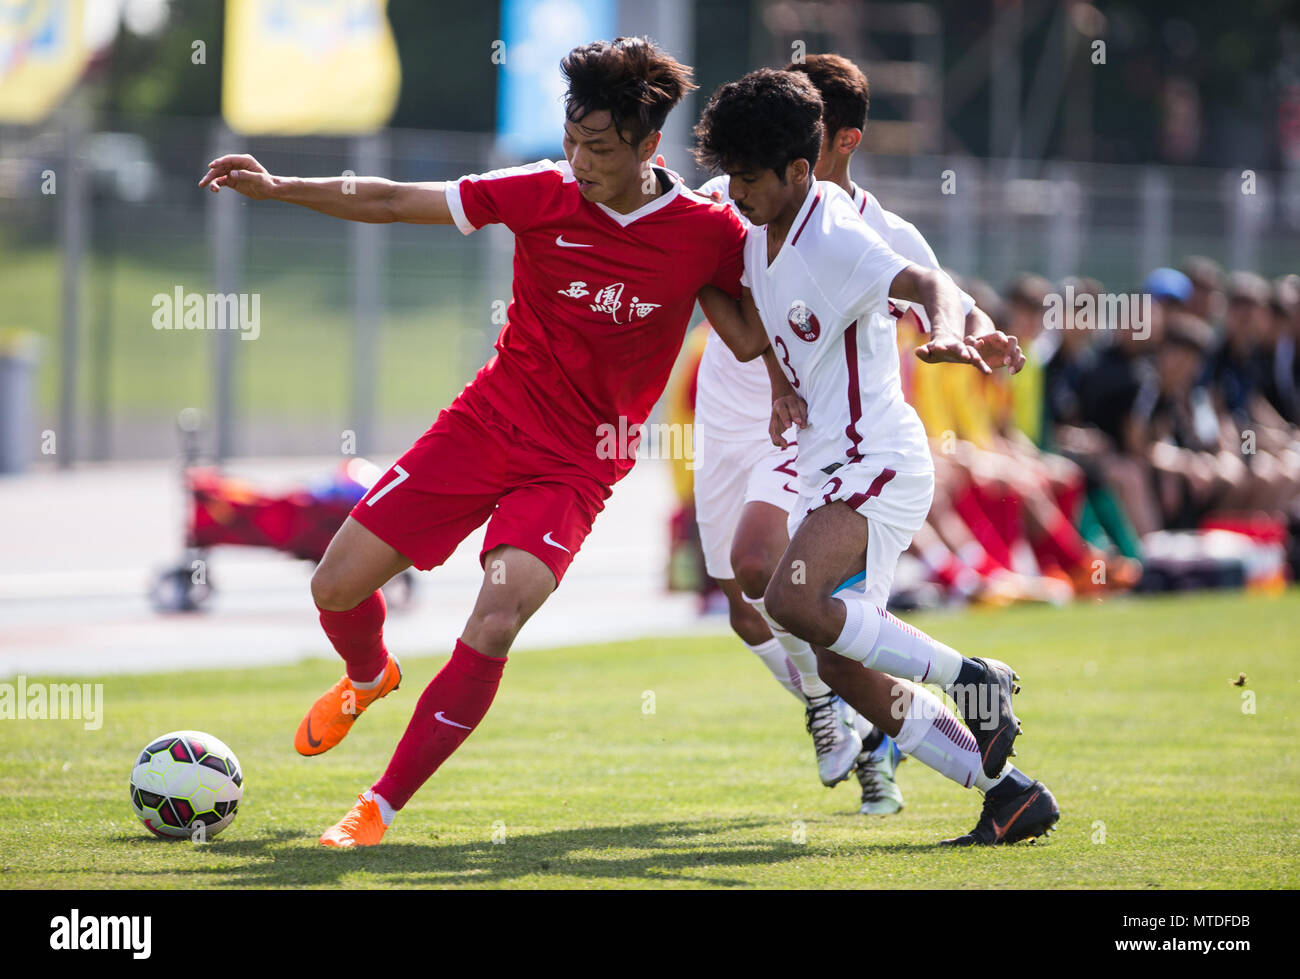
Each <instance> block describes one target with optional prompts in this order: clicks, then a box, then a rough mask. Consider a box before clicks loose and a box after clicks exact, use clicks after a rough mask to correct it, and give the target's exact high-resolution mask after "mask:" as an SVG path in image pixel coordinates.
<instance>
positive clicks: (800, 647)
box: [744, 595, 831, 698]
mask: <svg viewBox="0 0 1300 979" xmlns="http://www.w3.org/2000/svg"><path fill="white" fill-rule="evenodd" d="M744 599H745V601H746V602H747V603H748V604H749V606H750V607H751V608H752V609H753V610H754V611H755V612H757V613H758V614H759V615H761V616H762V617H763V621H764V622H766V623H767V627H768V628H769V629H771V630H772V638H774V639H775V640H776V641H777V642H779V643H780V644H781V648H782V649H784V650H785V654H786V655H787V656H789V657H790V662H791V663H793V664H794V668H795V669H796V670H798V671H799V684H800V686H802V687H803V695H804V696H805V697H809V698H811V697H825V696H826V695H827V694H828V693H830V692H831V688H830V687H828V686H826V683H825V681H823V680H822V678H821V676H820V675H818V673H817V654H816V653H814V652H813V651H812V647H811V646H809V645H808V644H807V643H806V642H804V641H803V640H802V639H800V638H799V637H798V636H792V635H791V634H790V633H788V632H786V630H784V629H782V628H781V626H780V625H779V624H778V623H777V621H776V619H774V618H772V616H770V615H768V613H767V606H766V605H765V604H764V603H763V600H762V599H761V598H750V597H749V596H748V595H745V596H744Z"/></svg>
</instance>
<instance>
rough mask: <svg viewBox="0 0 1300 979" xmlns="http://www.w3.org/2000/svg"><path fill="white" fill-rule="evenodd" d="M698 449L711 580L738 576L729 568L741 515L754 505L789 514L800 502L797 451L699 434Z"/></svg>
mask: <svg viewBox="0 0 1300 979" xmlns="http://www.w3.org/2000/svg"><path fill="white" fill-rule="evenodd" d="M697 437H698V438H699V440H700V444H699V445H697V446H696V456H695V458H696V460H697V462H698V465H699V468H698V469H696V470H695V522H696V523H697V524H698V525H699V528H700V546H701V547H702V548H703V550H704V566H705V568H706V569H707V570H708V572H709V577H711V578H717V579H719V580H723V581H725V580H727V579H729V578H734V577H735V576H736V573H735V571H734V570H733V569H732V567H731V542H732V538H733V537H735V535H736V525H737V524H738V523H739V522H740V511H741V510H743V509H744V507H745V504H746V503H751V502H753V501H755V500H757V501H759V502H761V503H770V504H771V505H772V506H774V507H778V508H780V509H781V510H784V511H785V512H786V513H789V512H790V508H791V507H792V506H794V504H795V500H796V499H798V496H799V474H798V471H797V470H796V469H795V459H796V453H797V451H798V450H797V449H796V448H795V446H794V445H791V446H790V447H789V448H786V449H778V448H777V447H776V446H775V445H773V444H772V442H771V440H769V439H767V438H763V439H761V440H760V439H742V440H737V441H726V442H724V441H721V440H718V439H711V438H709V437H708V436H707V435H704V434H703V433H700V434H699V435H698V436H697Z"/></svg>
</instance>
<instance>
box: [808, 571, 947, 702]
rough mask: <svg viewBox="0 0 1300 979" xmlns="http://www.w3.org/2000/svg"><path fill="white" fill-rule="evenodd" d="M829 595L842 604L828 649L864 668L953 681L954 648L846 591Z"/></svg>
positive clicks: (940, 682)
mask: <svg viewBox="0 0 1300 979" xmlns="http://www.w3.org/2000/svg"><path fill="white" fill-rule="evenodd" d="M841 596H843V597H841ZM832 597H833V599H834V600H835V601H837V602H839V603H840V604H841V605H843V606H844V629H843V630H842V631H841V632H840V635H839V638H838V639H836V640H835V641H834V642H833V643H831V644H830V647H829V648H830V649H833V650H834V651H835V652H837V653H839V654H840V655H841V656H847V657H848V658H849V659H855V660H857V661H858V662H859V663H861V664H862V665H863V666H865V667H867V668H868V669H872V670H879V671H880V672H882V673H888V674H889V675H890V676H896V677H900V678H901V679H904V680H915V681H917V682H918V683H934V684H937V685H939V686H941V687H947V686H950V685H951V684H952V683H954V682H956V680H957V674H958V672H959V671H960V670H961V664H962V656H961V653H959V652H957V650H955V649H952V648H951V647H948V646H945V645H944V644H943V643H941V642H938V641H936V640H934V639H932V638H930V637H929V636H927V635H926V634H925V633H924V632H921V631H920V630H918V629H913V628H912V627H911V626H910V625H908V624H907V623H906V622H902V621H900V620H898V619H896V618H894V617H893V616H892V615H890V614H889V613H888V612H886V611H885V610H884V609H882V608H877V607H876V606H875V605H872V604H871V603H870V602H868V601H866V600H864V599H859V598H855V597H854V596H853V595H852V593H850V592H841V593H840V594H839V595H834V596H832Z"/></svg>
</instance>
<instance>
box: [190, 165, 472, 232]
mask: <svg viewBox="0 0 1300 979" xmlns="http://www.w3.org/2000/svg"><path fill="white" fill-rule="evenodd" d="M199 186H200V187H207V188H209V189H211V191H212V192H213V193H214V194H215V193H217V192H218V191H219V190H220V189H221V188H222V187H227V188H229V189H230V190H234V191H237V192H238V193H240V194H243V195H244V196H245V197H249V198H252V199H253V200H255V201H264V200H273V201H284V202H286V203H288V204H298V205H300V206H302V207H309V208H311V209H312V210H313V211H320V212H321V213H322V214H328V215H330V216H331V217H336V218H344V219H345V220H348V221H362V222H365V223H367V224H389V223H392V222H394V221H401V222H404V223H406V224H451V223H452V216H451V210H450V209H449V208H448V207H447V194H446V185H445V184H443V183H398V182H397V181H394V180H386V179H384V178H383V177H281V176H277V175H276V174H273V173H271V172H270V171H268V170H267V169H266V167H264V166H262V164H260V163H258V162H257V160H255V159H254V158H253V157H251V156H249V155H248V154H247V153H230V154H227V155H226V156H219V157H217V158H216V159H215V160H213V161H212V162H211V163H209V164H208V172H207V173H206V174H204V176H203V179H202V180H200V181H199Z"/></svg>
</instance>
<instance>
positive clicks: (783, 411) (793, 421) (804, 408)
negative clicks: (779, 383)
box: [767, 394, 808, 449]
mask: <svg viewBox="0 0 1300 979" xmlns="http://www.w3.org/2000/svg"><path fill="white" fill-rule="evenodd" d="M807 424H808V403H807V402H806V401H804V399H803V398H801V397H799V395H797V394H785V395H782V396H781V397H779V398H776V399H775V400H774V401H773V402H772V420H771V421H770V422H769V423H768V427H767V431H768V434H769V435H770V436H771V437H772V444H773V445H775V446H776V447H777V448H780V449H784V448H786V447H788V445H789V443H788V442H786V440H785V433H786V432H788V431H789V430H790V426H792V425H793V426H795V427H796V428H804V427H806V426H807Z"/></svg>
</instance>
